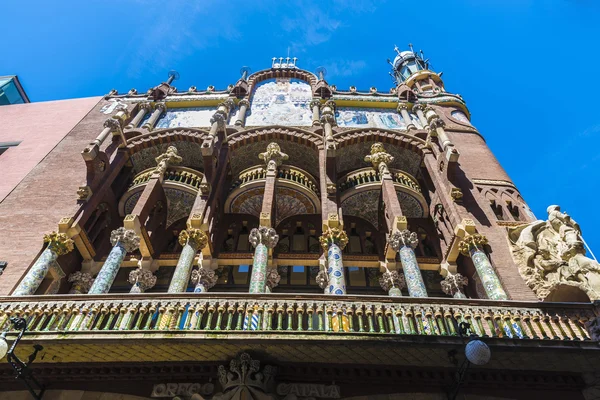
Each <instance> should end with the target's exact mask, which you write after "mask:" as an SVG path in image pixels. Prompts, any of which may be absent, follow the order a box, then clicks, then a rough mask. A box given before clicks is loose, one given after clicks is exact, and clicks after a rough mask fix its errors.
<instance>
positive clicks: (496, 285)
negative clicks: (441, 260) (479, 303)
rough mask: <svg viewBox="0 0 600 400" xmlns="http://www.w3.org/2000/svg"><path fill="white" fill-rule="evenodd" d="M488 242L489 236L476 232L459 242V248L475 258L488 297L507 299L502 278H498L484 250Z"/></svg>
mask: <svg viewBox="0 0 600 400" xmlns="http://www.w3.org/2000/svg"><path fill="white" fill-rule="evenodd" d="M486 244H487V238H486V237H485V236H483V235H480V234H478V233H476V234H473V235H469V236H467V237H465V238H464V239H463V240H462V241H461V242H460V243H459V244H458V249H459V250H460V252H461V253H462V254H463V255H465V256H469V257H471V260H473V264H474V265H475V270H477V275H479V279H481V283H482V284H483V288H484V289H485V293H486V294H487V296H488V299H490V300H507V299H508V296H507V295H506V292H505V291H504V289H503V288H502V284H501V283H500V279H499V278H498V275H496V271H495V270H494V267H492V264H491V263H490V260H489V259H488V257H487V254H485V252H484V251H483V246H485V245H486Z"/></svg>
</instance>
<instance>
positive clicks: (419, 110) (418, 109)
mask: <svg viewBox="0 0 600 400" xmlns="http://www.w3.org/2000/svg"><path fill="white" fill-rule="evenodd" d="M426 107H427V106H426V105H425V104H415V105H414V106H413V108H412V109H413V111H414V112H415V113H416V114H417V117H418V118H419V121H421V125H423V129H427V128H429V124H428V123H427V118H425V113H424V111H425V108H426Z"/></svg>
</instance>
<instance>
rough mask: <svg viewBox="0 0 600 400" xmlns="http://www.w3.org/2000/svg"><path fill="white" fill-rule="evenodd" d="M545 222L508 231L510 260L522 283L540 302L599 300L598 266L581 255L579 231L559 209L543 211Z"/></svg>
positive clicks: (549, 208) (573, 222) (537, 222)
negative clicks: (583, 293)
mask: <svg viewBox="0 0 600 400" xmlns="http://www.w3.org/2000/svg"><path fill="white" fill-rule="evenodd" d="M547 211H548V220H547V221H535V222H532V223H530V224H527V225H521V226H518V227H515V228H509V230H508V234H509V240H510V242H511V246H512V253H513V259H514V260H515V262H516V263H517V265H518V266H519V272H520V273H521V276H522V277H523V278H524V279H525V281H526V283H527V284H528V285H529V287H531V288H532V289H533V291H534V292H535V293H536V295H537V296H538V297H539V298H540V299H541V300H551V301H576V300H584V299H583V297H579V296H577V297H576V298H573V297H572V296H573V295H575V291H574V290H573V289H580V290H581V291H583V292H585V294H586V295H587V296H588V297H589V299H590V300H599V299H600V264H598V262H597V261H595V260H592V259H590V258H588V257H586V256H585V248H584V247H583V241H582V239H581V230H580V228H579V225H578V224H577V222H575V220H573V219H572V218H571V217H570V216H569V215H568V214H567V213H564V212H561V211H560V207H559V206H550V207H548V209H547Z"/></svg>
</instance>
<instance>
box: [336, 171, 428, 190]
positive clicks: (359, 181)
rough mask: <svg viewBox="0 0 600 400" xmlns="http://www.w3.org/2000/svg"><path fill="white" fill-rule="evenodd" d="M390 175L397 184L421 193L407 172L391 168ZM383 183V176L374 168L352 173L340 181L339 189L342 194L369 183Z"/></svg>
mask: <svg viewBox="0 0 600 400" xmlns="http://www.w3.org/2000/svg"><path fill="white" fill-rule="evenodd" d="M390 174H391V175H392V179H393V180H394V183H395V184H398V185H400V186H403V187H406V188H409V189H411V190H413V191H415V192H418V193H421V188H420V187H419V184H418V183H417V182H416V180H415V179H414V178H413V177H412V176H410V175H408V174H407V173H405V172H402V171H400V170H397V169H393V168H390ZM379 182H381V176H380V174H379V172H378V171H377V170H375V169H374V168H370V167H369V168H362V169H359V170H356V171H354V172H351V173H349V174H347V175H345V176H344V177H342V178H341V179H340V180H339V185H338V186H339V188H340V190H341V191H342V192H344V191H346V190H348V189H352V188H353V187H357V186H362V185H365V184H369V183H379Z"/></svg>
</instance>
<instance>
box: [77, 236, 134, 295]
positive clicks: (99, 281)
mask: <svg viewBox="0 0 600 400" xmlns="http://www.w3.org/2000/svg"><path fill="white" fill-rule="evenodd" d="M110 243H111V244H112V245H113V248H112V250H111V251H110V253H109V254H108V257H107V258H106V261H105V262H104V265H103V266H102V268H101V269H100V272H98V276H96V280H95V281H94V284H93V285H92V287H91V289H90V291H89V292H88V293H89V294H102V293H108V291H109V290H110V287H111V286H112V284H113V282H114V281H115V278H116V277H117V273H118V272H119V268H121V263H122V262H123V259H124V258H125V255H126V254H127V253H130V252H132V251H134V250H135V249H137V248H138V247H139V245H140V237H139V236H137V235H136V234H135V232H134V231H132V230H131V229H125V228H119V229H116V230H114V231H112V232H111V234H110Z"/></svg>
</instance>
